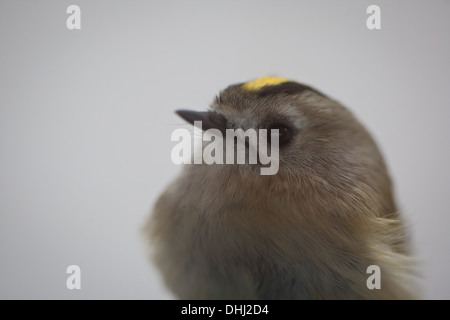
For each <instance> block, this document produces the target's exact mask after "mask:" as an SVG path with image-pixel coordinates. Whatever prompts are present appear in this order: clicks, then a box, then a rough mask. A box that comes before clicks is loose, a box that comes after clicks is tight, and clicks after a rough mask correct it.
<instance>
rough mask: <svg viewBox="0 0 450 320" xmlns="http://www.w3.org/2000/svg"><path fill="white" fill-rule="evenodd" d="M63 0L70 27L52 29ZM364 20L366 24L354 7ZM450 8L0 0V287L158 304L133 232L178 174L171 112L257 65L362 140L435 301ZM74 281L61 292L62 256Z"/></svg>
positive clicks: (442, 235) (448, 254)
mask: <svg viewBox="0 0 450 320" xmlns="http://www.w3.org/2000/svg"><path fill="white" fill-rule="evenodd" d="M70 4H78V5H79V6H80V7H81V10H82V12H81V14H82V29H81V30H79V31H69V30H68V29H67V28H66V18H67V16H68V15H67V14H66V8H67V6H68V5H70ZM370 4H378V5H380V7H381V9H382V29H381V30H379V31H370V30H368V29H367V28H366V18H367V16H368V15H367V14H366V8H367V6H368V5H370ZM449 31H450V3H449V1H444V0H433V1H406V0H403V1H360V0H359V1H357V0H354V1H334V0H330V1H249V0H247V1H231V0H227V1H181V0H178V1H125V0H124V1H70V2H69V1H61V0H59V1H16V0H15V1H4V0H2V1H1V2H0V298H45V299H46V298H63V299H72V298H144V299H147V298H152V299H153V298H155V299H159V298H170V297H171V295H170V294H169V293H168V292H167V291H166V290H165V289H164V287H163V286H162V283H161V280H160V279H159V276H158V274H157V272H156V271H155V270H154V269H153V268H152V267H151V265H150V264H149V263H148V261H147V256H146V247H145V245H144V240H143V238H142V236H141V234H140V233H139V230H140V228H141V226H142V224H143V223H144V221H145V219H146V217H147V216H148V214H149V210H150V208H151V207H152V204H153V203H154V201H155V199H156V197H157V196H158V194H159V193H160V192H161V191H162V190H163V189H164V187H165V186H166V185H167V184H168V183H169V181H170V180H171V179H173V178H174V177H175V176H176V174H177V173H178V172H179V170H180V168H179V167H177V166H175V165H173V164H172V163H171V161H170V150H171V148H172V146H173V145H174V144H173V143H172V142H171V141H170V133H171V132H172V130H173V129H174V128H176V127H178V126H177V124H180V123H182V121H180V119H178V118H177V117H176V116H175V115H174V112H173V111H174V110H175V109H178V108H193V109H198V110H201V109H204V108H206V107H207V105H208V104H209V102H210V101H211V100H212V98H213V97H214V95H215V94H216V93H217V92H218V91H219V90H220V89H222V88H224V87H225V86H227V85H228V84H231V83H236V82H241V81H246V80H249V79H252V78H255V77H259V76H262V75H266V74H276V75H280V76H284V77H289V78H292V79H295V80H298V81H301V82H305V83H308V84H311V85H313V86H314V87H316V88H317V89H319V90H321V91H323V92H325V93H327V94H329V95H331V96H332V97H335V98H337V99H338V100H340V101H341V102H343V103H344V104H345V105H347V106H348V107H349V108H350V109H351V110H353V111H354V112H355V114H356V115H357V116H358V117H359V118H360V119H361V121H362V122H363V123H364V124H366V125H367V127H368V128H369V130H370V131H371V132H372V133H373V135H374V136H375V138H376V139H377V141H378V142H379V144H380V146H381V148H382V150H383V152H384V154H385V157H386V160H387V162H388V165H389V167H390V171H391V173H392V176H393V178H394V181H395V186H396V195H397V199H398V203H399V205H400V207H401V209H402V211H404V212H405V214H406V216H407V217H408V219H409V220H410V222H411V224H412V226H413V235H414V240H415V241H414V243H415V246H416V248H417V252H418V255H419V256H420V258H421V259H422V261H423V265H422V270H423V275H424V280H423V285H424V288H425V292H426V295H425V297H427V298H445V299H448V298H450V275H449V272H450V236H449V228H450V227H449V226H450V215H449V210H448V202H449V199H450V192H449V191H450V170H449V169H448V166H449V164H450V151H449V137H450V123H449V120H450V108H449V104H448V95H449V91H450V86H449V85H450V63H449V60H450V37H449ZM70 264H77V265H79V266H80V267H81V270H82V289H81V290H79V291H75V290H74V291H69V290H68V289H67V288H66V277H67V275H66V273H65V270H66V267H67V266H68V265H70Z"/></svg>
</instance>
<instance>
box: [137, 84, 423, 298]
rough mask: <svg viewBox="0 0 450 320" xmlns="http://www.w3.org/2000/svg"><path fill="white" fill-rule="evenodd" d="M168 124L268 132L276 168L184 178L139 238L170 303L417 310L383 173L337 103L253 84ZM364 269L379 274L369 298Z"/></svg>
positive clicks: (401, 227) (401, 231)
mask: <svg viewBox="0 0 450 320" xmlns="http://www.w3.org/2000/svg"><path fill="white" fill-rule="evenodd" d="M177 113H178V115H179V116H180V117H181V118H183V119H184V120H186V121H187V122H188V123H190V124H193V123H194V121H202V123H203V128H202V129H203V130H207V129H211V128H214V129H218V130H219V131H220V132H225V131H226V130H229V129H235V130H237V129H239V128H241V129H243V130H246V129H255V130H256V129H267V130H268V132H271V131H272V130H275V129H277V130H278V131H277V137H278V140H279V143H278V144H279V151H278V152H279V153H278V159H279V168H278V171H277V172H276V173H275V174H271V175H262V174H261V173H260V170H257V169H258V168H261V167H262V166H263V165H262V164H261V163H260V162H258V163H256V164H249V163H245V164H206V163H201V164H190V165H184V166H183V169H182V172H181V173H180V176H179V177H178V178H177V179H175V180H174V181H173V182H172V183H171V184H169V186H168V187H167V189H165V191H164V192H163V193H162V194H161V195H160V196H159V198H158V200H157V201H156V203H155V205H154V207H153V210H152V213H151V214H150V217H149V219H148V220H147V221H146V222H145V226H144V232H145V235H146V236H147V239H148V243H149V248H151V249H150V256H151V259H152V261H153V263H154V264H155V265H156V266H157V268H158V269H159V271H160V273H161V275H162V279H163V281H164V283H165V285H166V286H167V287H168V288H169V289H170V291H171V292H172V293H173V294H174V296H175V297H177V298H179V299H200V300H201V299H205V300H206V299H226V300H235V299H236V300H247V299H251V300H275V299H282V300H288V299H314V300H316V299H319V300H322V299H327V300H328V299H331V300H335V299H336V300H337V299H339V300H341V299H342V300H350V299H364V300H366V299H389V300H390V299H401V300H402V299H417V298H418V296H419V295H418V293H417V292H418V291H417V289H416V286H415V281H414V277H415V272H414V257H413V254H412V250H411V239H410V233H409V229H408V225H407V223H406V221H405V218H404V217H403V215H402V214H401V213H400V212H399V211H398V210H397V207H396V204H395V199H394V195H393V183H392V181H391V178H390V176H389V172H388V168H387V165H386V163H385V161H384V159H383V156H382V154H381V152H380V149H379V148H378V147H377V144H376V142H375V141H374V139H373V138H372V137H371V135H370V134H369V132H368V131H367V130H366V129H365V127H364V126H363V125H362V124H361V122H360V121H358V120H357V118H356V117H355V116H354V115H353V114H352V112H351V111H349V109H347V108H346V107H344V106H343V105H342V104H341V103H340V102H338V101H337V100H335V99H333V98H331V97H329V96H327V95H325V94H324V93H322V92H320V91H318V90H316V89H314V88H312V87H311V86H308V85H305V84H301V83H299V82H296V81H293V80H290V79H286V78H280V77H262V78H257V79H254V80H250V81H248V82H240V83H237V84H232V85H230V86H228V87H226V88H225V89H224V90H222V91H221V92H220V93H219V94H218V95H217V96H216V97H215V98H214V100H213V102H212V103H211V105H210V107H209V109H207V111H190V110H179V111H177ZM275 132H276V131H275ZM267 136H270V135H269V134H267ZM269 143H270V142H269ZM247 147H248V146H247ZM199 148H204V144H203V145H200V146H199ZM370 266H376V267H377V268H378V270H379V284H378V287H375V288H374V287H373V286H372V287H371V286H370V285H369V282H370V281H369V278H370V276H371V274H370V273H368V270H369V269H368V268H369V267H370Z"/></svg>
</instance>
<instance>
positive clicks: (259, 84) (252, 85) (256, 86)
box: [242, 78, 291, 91]
mask: <svg viewBox="0 0 450 320" xmlns="http://www.w3.org/2000/svg"><path fill="white" fill-rule="evenodd" d="M289 81H291V80H289V79H285V78H259V79H256V80H253V81H249V82H247V83H244V84H243V85H242V88H243V89H244V90H247V91H257V90H260V89H261V88H263V87H266V86H276V85H279V84H280V83H284V82H289Z"/></svg>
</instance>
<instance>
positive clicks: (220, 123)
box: [175, 110, 227, 134]
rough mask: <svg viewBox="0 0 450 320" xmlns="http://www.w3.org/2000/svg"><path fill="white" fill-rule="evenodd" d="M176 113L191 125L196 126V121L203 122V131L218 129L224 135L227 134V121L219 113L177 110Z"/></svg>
mask: <svg viewBox="0 0 450 320" xmlns="http://www.w3.org/2000/svg"><path fill="white" fill-rule="evenodd" d="M175 112H176V113H177V114H178V115H179V116H180V117H182V118H183V119H184V120H186V121H187V122H189V123H190V124H194V121H201V122H202V127H201V129H202V130H203V131H206V130H208V129H217V130H220V131H221V132H222V134H225V132H226V131H225V130H226V127H227V119H226V118H225V117H224V116H223V115H221V114H219V113H217V112H213V111H191V110H177V111H175Z"/></svg>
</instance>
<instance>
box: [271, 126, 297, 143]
mask: <svg viewBox="0 0 450 320" xmlns="http://www.w3.org/2000/svg"><path fill="white" fill-rule="evenodd" d="M274 129H278V134H277V133H275V132H274V131H272V130H274ZM267 135H268V142H269V143H270V142H271V141H272V138H273V137H275V136H278V143H279V146H280V147H281V146H283V145H286V144H287V143H288V142H289V141H290V140H291V139H292V137H293V132H292V130H291V127H290V126H289V125H287V124H285V123H280V122H277V123H273V124H271V125H269V126H268V128H267Z"/></svg>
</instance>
